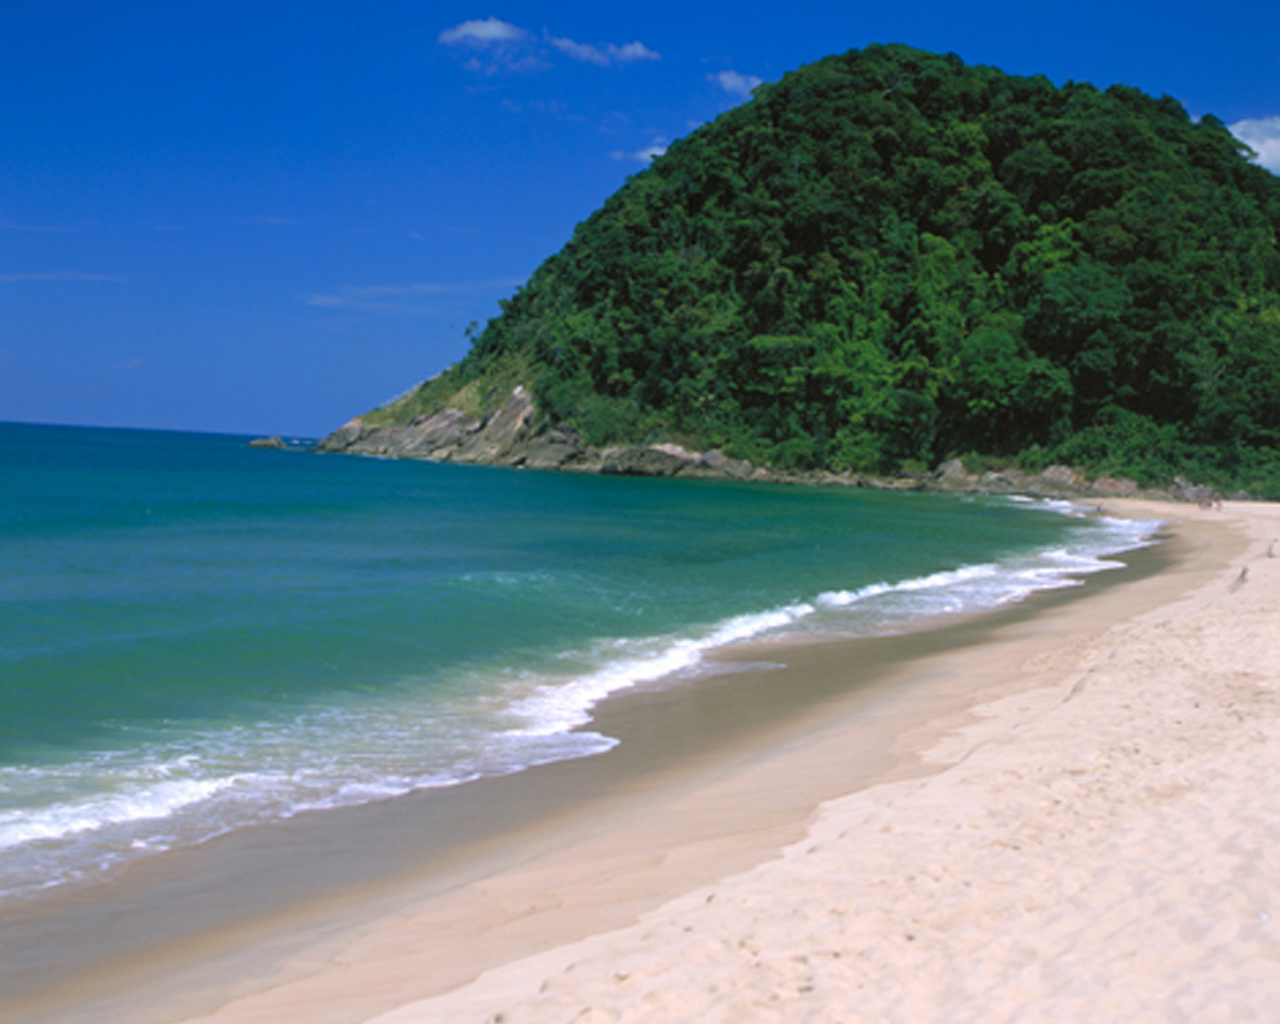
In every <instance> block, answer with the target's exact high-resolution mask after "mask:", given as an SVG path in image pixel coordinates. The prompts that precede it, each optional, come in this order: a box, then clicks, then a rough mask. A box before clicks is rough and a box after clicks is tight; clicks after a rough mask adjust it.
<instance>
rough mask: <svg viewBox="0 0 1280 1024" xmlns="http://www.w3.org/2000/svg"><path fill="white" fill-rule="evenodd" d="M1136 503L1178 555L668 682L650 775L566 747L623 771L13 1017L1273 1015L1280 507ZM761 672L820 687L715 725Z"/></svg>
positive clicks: (237, 1020) (1278, 990) (1279, 953)
mask: <svg viewBox="0 0 1280 1024" xmlns="http://www.w3.org/2000/svg"><path fill="white" fill-rule="evenodd" d="M1108 510H1109V511H1123V513H1124V514H1128V515H1140V516H1143V517H1152V518H1161V519H1166V520H1170V521H1171V522H1172V523H1173V526H1172V530H1173V532H1174V534H1175V537H1174V539H1173V541H1171V542H1170V544H1169V545H1168V549H1167V550H1168V551H1170V552H1171V553H1172V554H1173V555H1174V556H1175V557H1174V558H1173V559H1172V561H1171V564H1169V565H1168V566H1167V567H1166V568H1164V569H1163V570H1162V571H1160V572H1157V573H1154V574H1150V573H1148V574H1145V575H1144V574H1142V573H1138V574H1136V576H1135V577H1134V578H1132V579H1130V580H1128V581H1126V582H1123V583H1121V584H1119V585H1099V586H1095V588H1094V591H1093V592H1091V593H1089V594H1088V595H1087V596H1085V597H1083V598H1081V599H1078V600H1069V599H1064V598H1063V597H1062V596H1061V595H1059V596H1056V597H1055V596H1053V595H1046V596H1042V597H1040V598H1037V599H1033V601H1032V602H1030V604H1031V605H1036V604H1037V602H1038V606H1036V607H1032V608H1030V609H1024V610H1023V611H1021V612H1018V613H1009V614H1006V615H1004V616H1003V618H1001V617H1000V616H996V617H994V618H992V619H988V620H985V621H984V622H983V623H981V624H977V625H968V624H961V625H959V626H955V627H951V628H950V631H949V632H948V630H942V631H936V632H934V633H929V634H924V635H922V636H920V637H918V638H896V639H895V640H893V641H886V642H885V644H886V646H885V650H886V651H888V654H887V655H886V656H885V657H884V659H883V662H882V663H877V662H876V650H877V647H876V646H875V645H868V644H865V643H863V644H862V645H861V646H857V647H851V646H850V645H847V644H846V645H841V644H832V645H813V646H811V647H809V648H803V647H801V648H789V649H787V650H786V651H784V652H772V654H771V652H770V651H768V650H767V649H765V650H761V649H755V650H752V651H749V652H745V653H743V654H740V655H737V656H736V657H737V658H738V659H739V660H746V661H751V660H752V659H754V660H757V661H759V660H762V659H764V660H767V659H768V658H770V657H775V658H777V659H778V660H785V661H786V664H787V668H786V669H773V670H771V671H759V672H755V673H743V674H733V673H730V674H725V675H723V676H718V677H715V679H716V680H719V682H718V683H715V685H712V686H710V687H709V688H708V689H707V691H706V692H707V694H708V697H707V700H708V701H709V702H710V703H708V704H707V705H706V706H705V707H703V705H701V704H699V703H697V702H696V701H695V702H691V701H690V699H689V698H688V696H687V695H684V696H680V695H678V694H676V692H675V690H672V691H671V693H670V695H664V694H663V693H657V694H649V695H648V696H647V697H645V698H644V700H645V701H647V702H648V703H647V704H646V705H645V707H644V708H643V711H644V716H645V717H644V721H647V722H648V723H649V725H648V726H647V727H646V728H647V731H645V730H643V729H642V730H639V731H636V727H635V722H634V721H633V722H632V730H633V732H632V734H631V741H630V743H628V742H627V741H626V740H624V743H623V745H622V747H620V748H618V750H619V751H622V750H623V749H625V748H628V747H630V748H631V750H632V751H633V753H632V754H631V755H630V756H632V757H634V758H636V759H637V763H639V762H643V763H644V764H645V770H644V771H642V772H641V771H631V770H630V769H628V767H627V763H626V761H625V758H623V759H618V758H614V755H613V754H611V755H606V756H605V757H602V758H593V759H588V760H586V761H581V762H574V763H572V764H570V765H567V766H550V770H549V771H545V772H543V773H542V775H541V778H543V779H544V780H548V779H549V780H552V782H553V783H554V780H555V778H556V777H557V776H556V774H555V772H563V773H564V775H563V776H562V779H567V780H572V779H578V780H582V779H584V778H587V777H590V776H591V775H593V774H594V775H608V774H609V772H611V771H613V772H616V778H615V781H614V782H612V783H610V784H609V785H607V786H604V787H603V788H602V789H600V790H598V791H592V795H589V796H588V797H587V798H584V799H582V800H578V801H576V802H571V803H569V804H566V805H565V806H564V807H562V808H561V809H560V810H559V811H558V812H557V813H554V814H549V815H540V816H537V817H536V819H535V820H531V821H529V822H527V823H525V824H522V825H520V827H519V828H518V829H515V830H511V831H508V832H505V833H502V834H498V835H495V836H493V837H491V838H490V839H488V840H486V841H485V842H477V843H476V844H473V845H472V846H470V847H467V851H468V853H467V857H466V858H464V860H465V863H461V864H455V865H454V867H453V868H452V869H451V870H453V872H454V873H453V874H452V875H449V874H448V873H447V872H446V873H445V874H444V875H442V874H441V871H440V870H439V869H436V870H434V871H432V872H426V873H421V872H419V873H416V874H415V872H414V871H413V870H406V871H404V872H401V873H399V874H397V875H396V876H395V877H394V878H391V879H389V880H388V881H386V883H385V884H384V885H382V886H381V887H377V888H368V889H367V891H365V890H359V891H355V893H354V895H353V896H352V897H351V899H348V900H345V901H342V902H340V903H338V904H335V905H334V906H332V907H329V908H328V909H327V910H324V909H323V908H321V909H317V908H316V906H314V905H313V906H312V907H311V910H310V911H309V912H308V913H305V914H299V913H298V912H296V911H294V912H292V913H291V914H279V915H277V916H276V917H275V918H273V919H272V920H271V921H268V922H266V923H263V922H258V923H257V924H256V925H255V926H254V927H253V928H252V929H249V930H247V931H244V932H243V933H242V934H240V933H237V934H231V935H230V936H228V935H223V936H222V941H221V942H220V943H219V942H216V941H212V940H209V939H207V938H206V939H205V940H202V941H204V942H205V943H206V946H207V949H208V955H201V954H200V948H201V947H200V946H199V943H195V944H192V943H188V948H187V952H186V953H185V954H184V956H183V958H182V959H181V962H180V963H179V962H177V961H175V962H173V963H168V962H165V961H163V960H161V959H160V958H158V956H157V955H156V954H154V953H152V954H148V955H147V957H143V958H142V959H143V961H145V962H142V963H135V964H133V965H132V967H131V968H130V970H131V971H132V973H130V971H125V972H123V973H121V974H119V977H120V978H122V979H125V980H124V981H121V982H120V983H119V984H118V985H117V986H116V988H115V989H110V988H103V987H102V986H101V985H98V986H97V987H96V988H95V987H93V986H89V987H87V988H86V989H85V994H84V997H83V998H77V996H76V993H75V992H74V991H70V994H67V992H66V991H64V993H63V995H62V997H61V998H60V999H59V1000H58V1001H55V1002H45V1003H42V1004H40V1005H36V1004H35V1003H33V1004H32V1005H31V1006H30V1007H29V1008H28V1009H29V1011H30V1012H29V1013H25V1014H22V1015H20V1016H15V1017H14V1019H23V1020H27V1019H29V1020H40V1021H54V1020H56V1021H59V1022H61V1021H76V1020H82V1019H83V1020H90V1019H93V1020H97V1021H106V1020H130V1021H134V1022H143V1021H149V1020H157V1021H158V1020H179V1019H181V1020H187V1021H197V1020H198V1021H202V1022H210V1024H212V1022H218V1024H249V1022H268V1021H270V1022H292V1021H299V1022H301V1021H306V1022H309V1024H326V1022H334V1024H337V1022H357V1021H359V1022H373V1021H376V1022H377V1024H413V1022H450V1024H469V1022H476V1024H481V1022H493V1024H497V1022H499V1021H500V1022H502V1024H525V1022H529V1024H534V1022H548V1024H550V1022H555V1024H562V1022H570V1021H573V1022H582V1024H595V1022H604V1021H646V1022H649V1021H655V1022H657V1021H660V1022H675V1021H693V1020H698V1021H707V1022H726V1024H727V1022H731V1021H732V1022H739V1021H741V1022H754V1021H787V1022H796V1021H832V1022H835V1021H841V1022H849V1021H876V1022H884V1021H912V1022H921V1021H946V1022H961V1021H983V1022H993V1021H1077V1020H1101V1021H1121V1020H1123V1021H1127V1022H1128V1021H1182V1020H1186V1021H1193V1020H1194V1021H1197V1022H1204V1021H1218V1020H1221V1021H1246V1020H1263V1019H1271V1018H1272V1017H1273V1016H1274V1013H1275V1011H1274V1007H1275V1006H1277V1005H1280V928H1278V926H1277V923H1276V918H1277V916H1280V809H1277V802H1276V800H1275V798H1274V797H1273V796H1272V789H1273V787H1274V785H1275V782H1274V780H1275V779H1276V778H1277V777H1280V629H1277V628H1276V626H1277V621H1278V616H1280V556H1277V555H1276V552H1275V551H1274V547H1273V545H1275V542H1276V540H1277V538H1280V506H1275V505H1263V504H1248V503H1240V504H1235V503H1228V504H1227V506H1226V507H1225V508H1224V509H1222V510H1221V511H1214V510H1201V509H1197V508H1195V507H1187V506H1173V505H1164V504H1159V505H1144V504H1142V503H1137V502H1126V503H1119V502H1115V503H1108ZM965 630H975V632H974V634H973V635H974V637H975V638H976V640H977V642H968V641H966V639H965ZM904 645H915V648H916V649H917V651H918V655H917V656H916V657H913V658H911V659H909V660H905V661H904V660H903V659H902V656H901V650H902V648H903V647H904ZM855 651H856V652H857V656H858V657H859V658H860V659H864V663H862V664H859V665H856V666H854V665H850V664H848V659H849V658H850V656H851V653H850V652H855ZM855 669H856V670H857V671H858V672H859V673H860V674H861V675H862V676H865V677H866V683H865V685H860V686H859V687H858V688H856V692H852V693H851V692H849V691H848V688H847V687H844V686H841V685H839V684H840V677H841V675H842V674H848V673H850V672H853V671H854V670H855ZM748 679H755V680H757V681H759V680H762V679H764V680H767V682H768V689H769V690H770V691H771V692H775V693H776V692H777V691H778V689H779V685H780V683H781V684H782V685H783V687H784V688H785V685H786V684H788V683H794V684H795V685H796V686H797V687H800V688H801V689H804V688H806V687H807V689H804V692H806V693H808V694H809V696H808V697H807V698H806V701H805V702H804V704H803V706H802V707H801V708H800V709H799V710H795V709H792V712H791V713H789V714H787V715H785V716H778V720H777V721H774V720H773V719H772V717H771V716H770V714H769V708H768V703H767V701H764V702H759V703H756V704H755V705H754V706H756V707H757V712H756V717H755V718H753V719H751V720H750V721H745V722H739V723H736V724H733V723H730V724H729V725H724V726H721V725H720V724H719V719H718V717H717V720H716V721H714V722H708V721H707V720H706V716H707V715H713V714H714V715H719V714H721V713H723V712H724V709H726V708H728V707H733V706H753V702H752V701H751V700H747V699H738V698H739V697H741V696H742V695H741V694H739V693H736V692H731V690H732V688H734V687H739V686H743V685H746V684H745V683H744V681H745V680H748ZM824 680H825V681H827V682H829V683H830V686H829V692H828V691H827V690H824V689H823V681H824ZM676 689H678V688H676ZM762 692H763V691H762ZM717 694H718V696H717ZM730 697H732V698H733V699H729V698H730ZM664 701H665V702H666V703H665V704H664ZM612 706H615V707H617V708H621V710H615V711H614V712H613V713H615V714H624V713H625V712H626V703H625V702H622V703H621V704H617V705H612ZM609 707H610V706H605V707H604V708H602V709H601V719H602V720H601V722H600V723H599V724H600V725H601V727H602V728H603V729H604V731H606V732H612V730H611V728H610V727H609V726H610V723H609V722H608V721H607V720H606V719H607V716H608V714H609V713H610V711H609ZM664 707H665V708H666V709H667V711H668V712H669V713H667V714H664V713H663V709H664ZM761 709H762V710H761ZM718 728H724V729H727V730H728V733H729V735H728V738H727V739H725V740H724V741H723V742H718V743H710V744H703V743H702V742H701V739H700V738H705V737H706V736H707V735H709V734H712V733H714V732H715V731H716V730H717V729H718ZM623 731H625V730H623ZM683 733H687V734H689V736H690V740H689V742H688V743H687V744H686V745H685V746H683V747H681V746H679V744H678V743H677V742H676V741H677V740H678V738H679V735H680V734H683ZM669 744H675V746H671V747H670V750H669V748H668V746H667V745H669ZM702 746H706V747H707V748H708V749H709V750H710V751H712V753H709V754H708V755H707V756H705V757H704V756H699V755H698V754H697V751H698V750H699V749H700V748H701V747H702ZM664 758H668V759H669V762H670V763H669V764H664ZM611 759H613V763H615V764H617V765H619V766H620V767H616V768H612V769H611V768H608V767H606V766H607V765H608V764H609V763H611ZM540 771H541V770H540ZM524 774H525V776H527V777H529V778H534V777H535V776H538V774H539V773H537V772H530V773H524ZM521 785H528V783H527V782H526V783H521ZM442 879H444V880H443V881H442ZM357 888H358V887H357ZM362 892H363V895H361V893H362ZM237 935H239V937H237ZM113 970H114V968H113Z"/></svg>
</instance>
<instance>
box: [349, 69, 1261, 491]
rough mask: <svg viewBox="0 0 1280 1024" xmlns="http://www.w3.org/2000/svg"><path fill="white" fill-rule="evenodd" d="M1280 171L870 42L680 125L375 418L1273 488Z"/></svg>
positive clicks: (790, 461) (1105, 97)
mask: <svg viewBox="0 0 1280 1024" xmlns="http://www.w3.org/2000/svg"><path fill="white" fill-rule="evenodd" d="M1278 235H1280V178H1277V177H1275V176H1274V175H1272V174H1270V173H1269V172H1268V171H1266V170H1264V169H1262V168H1260V167H1258V166H1256V165H1254V164H1252V163H1250V162H1249V161H1248V159H1247V158H1246V152H1245V151H1244V147H1243V146H1242V145H1241V143H1239V142H1238V141H1237V140H1236V139H1235V138H1233V137H1232V135H1231V134H1230V133H1229V132H1228V131H1227V129H1226V128H1225V127H1224V126H1223V124H1222V123H1221V122H1220V121H1218V120H1216V119H1215V118H1213V117H1204V118H1202V119H1201V120H1199V121H1198V122H1193V121H1192V120H1191V119H1190V118H1189V117H1188V115H1187V113H1186V111H1185V110H1183V108H1182V107H1181V106H1180V105H1179V104H1178V103H1177V102H1176V101H1174V100H1172V99H1170V98H1168V97H1163V98H1161V99H1153V98H1151V97H1149V96H1147V95H1145V94H1143V93H1141V92H1139V91H1137V90H1136V89H1132V88H1128V87H1125V86H1112V87H1111V88H1109V89H1107V90H1106V91H1101V90H1099V89H1097V88H1095V87H1094V86H1092V85H1088V84H1078V83H1073V82H1068V83H1067V84H1066V85H1063V86H1060V87H1055V86H1054V85H1053V84H1052V83H1051V82H1049V81H1048V80H1047V79H1045V78H1043V77H1030V78H1021V77H1013V76H1010V75H1006V74H1004V73H1002V72H1000V71H998V70H996V69H994V68H989V67H969V66H966V65H965V64H964V63H963V62H962V61H961V60H960V59H959V58H957V57H955V56H954V55H946V56H939V55H934V54H929V53H923V52H920V51H917V50H913V49H909V48H907V47H903V46H872V47H868V48H866V49H864V50H861V51H851V52H849V53H846V54H844V55H841V56H834V57H829V58H827V59H825V60H822V61H819V62H817V63H815V64H812V65H810V66H807V67H804V68H801V69H800V70H798V71H796V72H793V73H792V74H789V75H787V76H786V77H784V78H783V79H782V80H781V81H779V82H777V83H776V84H772V85H765V86H762V87H760V88H759V89H758V90H757V92H756V94H755V98H754V99H753V100H752V101H751V102H750V103H747V104H744V105H743V106H740V107H738V108H736V109H734V110H731V111H730V112H728V113H726V114H724V115H723V116H722V117H720V118H718V119H717V120H716V121H714V122H713V123H711V124H708V125H706V126H704V127H702V128H700V129H699V130H697V131H695V132H693V133H692V134H691V135H689V136H688V137H687V138H685V139H682V140H680V141H679V142H676V143H674V144H673V145H672V146H671V147H670V149H669V150H668V151H667V153H666V154H665V155H663V156H661V157H659V158H658V159H656V160H655V161H654V162H653V164H652V165H651V166H650V167H649V168H648V169H646V170H645V171H643V172H641V173H639V174H637V175H635V176H634V177H632V178H631V179H630V180H629V181H628V182H627V183H626V184H625V185H624V186H623V187H622V188H621V189H620V190H619V191H618V192H617V193H615V194H614V195H613V196H612V197H611V198H610V199H609V200H607V201H606V202H605V204H604V205H603V207H602V208H601V209H599V210H598V211H597V212H596V213H594V214H593V215H592V216H591V217H590V218H588V219H587V220H586V221H585V222H583V223H582V224H581V225H579V226H578V228H577V230H576V232H575V234H574V236H573V239H572V240H571V241H570V242H569V243H568V244H567V245H566V246H565V247H564V249H562V250H561V251H560V252H559V253H556V254H555V255H554V256H551V257H550V258H549V259H547V260H546V261H545V262H544V263H543V264H542V265H541V266H540V267H539V268H538V269H537V271H536V272H535V273H534V274H533V276H532V278H531V279H530V280H529V282H528V283H527V284H526V285H525V286H524V287H523V288H521V289H519V290H518V291H517V292H516V294H515V295H514V296H512V298H511V299H510V300H508V301H506V302H504V303H503V304H502V313H501V315H500V316H498V317H496V318H495V319H494V320H492V321H490V322H489V324H488V325H487V326H486V327H485V328H484V329H483V331H480V332H478V333H475V334H474V336H473V339H472V349H471V351H470V353H469V354H468V356H467V357H466V358H465V359H464V360H463V361H462V362H461V363H459V364H458V365H457V366H454V367H451V368H450V369H449V370H447V371H446V372H445V373H443V374H442V375H441V376H439V377H437V378H435V379H434V380H432V381H429V382H427V383H426V384H424V385H422V386H421V387H420V388H418V389H416V390H415V391H414V392H412V393H411V394H410V395H408V396H407V397H405V398H403V399H401V400H399V401H398V402H396V403H393V404H392V405H390V406H387V407H385V408H384V409H381V410H377V411H375V412H374V413H372V414H370V415H369V416H367V417H365V419H366V420H367V421H369V422H375V423H376V422H381V423H392V422H406V421H408V420H409V419H411V418H412V417H414V416H418V415H423V414H428V413H431V412H434V411H436V410H438V409H440V408H442V407H444V406H446V405H451V404H452V405H453V406H456V407H462V408H464V411H483V410H485V409H487V408H491V407H496V406H500V405H501V404H502V402H503V401H505V399H506V396H507V395H508V394H509V393H510V391H511V387H512V385H513V384H515V383H520V384H523V385H524V386H525V387H526V388H528V389H529V390H530V392H531V393H532V394H533V396H534V398H535V400H536V403H537V407H538V410H539V413H540V414H541V415H543V416H545V417H547V418H548V419H549V421H551V422H558V423H566V424H570V425H572V426H573V427H575V428H576V429H577V430H578V431H579V432H580V434H581V435H582V436H583V437H584V438H585V440H586V441H588V442H590V443H592V444H608V443H622V442H627V443H637V442H654V441H672V442H677V443H680V444H684V445H687V446H690V447H696V448H702V449H707V448H720V449H722V450H723V451H724V452H726V453H727V454H728V455H730V456H734V457H739V458H747V459H750V460H752V461H753V462H756V463H768V464H772V465H775V466H779V467H783V468H795V469H811V468H828V469H833V470H851V471H855V472H867V473H893V472H900V471H902V470H919V469H923V468H925V467H928V466H933V465H936V464H938V463H940V462H941V461H943V460H944V459H946V458H949V457H952V456H956V455H962V454H969V453H976V454H977V455H979V456H984V457H988V458H996V459H1001V460H1006V461H1007V462H1009V463H1010V464H1016V465H1021V466H1023V467H1024V468H1027V469H1032V470H1034V469H1037V468H1040V467H1043V466H1045V465H1048V464H1050V463H1052V462H1063V463H1068V464H1072V465H1076V466H1080V467H1082V468H1084V469H1086V470H1087V471H1090V472H1093V473H1095V474H1096V473H1113V474H1124V475H1128V476H1132V477H1134V478H1135V479H1137V480H1138V481H1139V482H1140V483H1144V484H1150V483H1157V482H1160V481H1164V480H1168V479H1169V478H1171V477H1173V476H1174V475H1175V474H1183V475H1185V476H1189V477H1192V478H1195V479H1198V480H1200V481H1203V482H1209V483H1214V484H1217V485H1219V486H1221V487H1223V488H1224V489H1235V488H1245V489H1249V490H1251V491H1253V492H1254V493H1259V494H1266V495H1269V496H1271V497H1280V456H1278V453H1277V451H1278V450H1277V442H1278V441H1280V249H1278V247H1277V236H1278Z"/></svg>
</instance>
